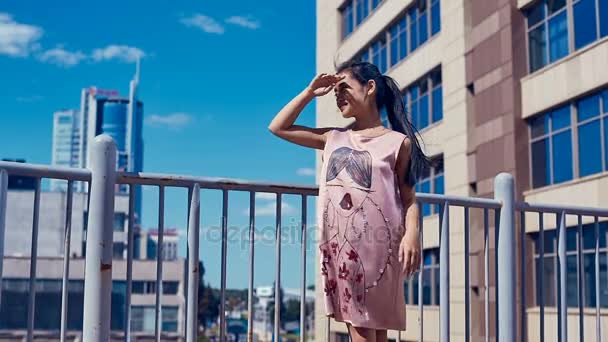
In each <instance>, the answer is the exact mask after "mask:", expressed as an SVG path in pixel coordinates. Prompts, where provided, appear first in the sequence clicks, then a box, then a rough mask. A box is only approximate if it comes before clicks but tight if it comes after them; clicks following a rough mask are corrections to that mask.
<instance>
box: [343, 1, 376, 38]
mask: <svg viewBox="0 0 608 342" xmlns="http://www.w3.org/2000/svg"><path fill="white" fill-rule="evenodd" d="M381 2H382V0H351V1H348V2H347V3H346V5H344V6H343V7H342V9H341V10H340V14H341V16H342V38H346V37H347V36H348V35H350V34H351V33H352V32H353V31H354V30H355V28H356V27H357V26H359V25H361V23H363V22H364V21H365V19H367V17H368V16H369V15H370V13H371V12H372V11H373V10H375V9H376V8H377V7H378V6H379V5H380V3H381Z"/></svg>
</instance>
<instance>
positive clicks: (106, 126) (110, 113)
mask: <svg viewBox="0 0 608 342" xmlns="http://www.w3.org/2000/svg"><path fill="white" fill-rule="evenodd" d="M138 85H139V63H138V65H137V71H136V73H135V77H134V79H133V80H132V81H131V82H130V84H129V97H126V98H125V97H119V96H118V92H117V91H107V90H100V89H97V88H95V87H90V88H85V89H83V90H82V92H81V105H80V111H75V110H69V111H60V112H57V113H55V118H54V122H53V165H56V166H67V167H80V168H89V167H90V160H91V156H90V153H91V149H90V148H89V147H90V145H91V143H92V141H93V139H94V138H95V137H96V136H98V135H100V134H107V135H109V136H111V137H112V139H114V141H115V142H116V147H117V150H118V151H117V152H118V153H117V164H116V169H117V170H119V171H125V172H140V171H142V169H143V137H142V133H143V132H142V124H143V103H142V102H141V101H139V99H138V96H137V89H138ZM85 186H86V184H84V183H82V184H77V185H76V191H81V192H84V191H87V189H86V188H85ZM65 188H66V185H65V184H63V183H59V182H57V183H55V184H53V185H52V189H53V190H55V191H64V190H65ZM136 189H137V190H136V191H137V193H136V213H137V216H138V217H137V218H136V220H137V221H139V217H140V213H141V190H140V187H136ZM128 190H129V189H128V186H126V185H121V186H119V187H117V194H128Z"/></svg>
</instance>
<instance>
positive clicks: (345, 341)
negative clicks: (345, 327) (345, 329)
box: [336, 333, 350, 342]
mask: <svg viewBox="0 0 608 342" xmlns="http://www.w3.org/2000/svg"><path fill="white" fill-rule="evenodd" d="M336 342H350V338H349V337H348V334H344V333H336Z"/></svg>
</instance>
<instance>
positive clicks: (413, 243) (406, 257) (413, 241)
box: [395, 139, 421, 277]
mask: <svg viewBox="0 0 608 342" xmlns="http://www.w3.org/2000/svg"><path fill="white" fill-rule="evenodd" d="M410 151H411V141H410V139H405V140H403V144H402V145H401V148H400V149H399V153H398V156H397V162H396V163H395V173H396V175H397V180H398V184H399V194H400V196H401V203H402V204H403V210H404V212H405V222H404V224H405V234H404V235H403V238H402V239H401V243H400V244H399V262H400V263H401V264H402V266H403V273H404V274H405V275H406V276H408V277H409V276H411V275H412V274H413V273H414V272H416V271H417V270H418V269H419V267H420V257H421V256H420V239H419V235H420V234H419V232H418V218H419V215H420V210H419V208H418V204H417V203H416V191H415V189H414V187H413V186H410V185H408V184H407V180H406V175H407V170H408V169H409V166H410Z"/></svg>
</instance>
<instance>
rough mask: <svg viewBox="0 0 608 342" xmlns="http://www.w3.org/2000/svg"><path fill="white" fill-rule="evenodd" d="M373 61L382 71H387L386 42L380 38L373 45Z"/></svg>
mask: <svg viewBox="0 0 608 342" xmlns="http://www.w3.org/2000/svg"><path fill="white" fill-rule="evenodd" d="M372 63H374V65H376V66H377V67H378V69H379V70H380V72H381V73H385V72H386V69H387V61H386V42H385V41H384V40H378V41H376V42H375V43H374V44H373V45H372Z"/></svg>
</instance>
